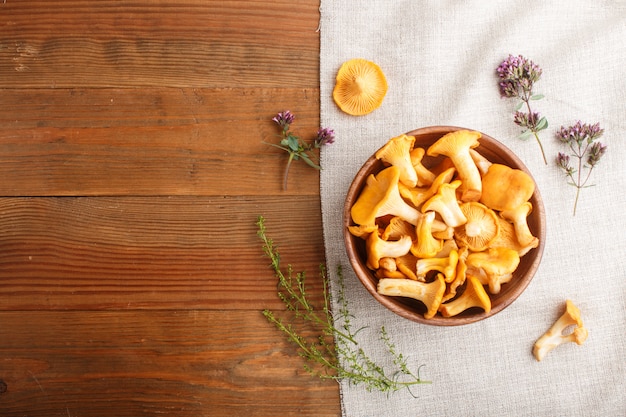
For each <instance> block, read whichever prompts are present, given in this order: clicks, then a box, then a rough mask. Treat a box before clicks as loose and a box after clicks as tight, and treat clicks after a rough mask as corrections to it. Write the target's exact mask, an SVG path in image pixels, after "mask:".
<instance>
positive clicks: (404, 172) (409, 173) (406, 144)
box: [375, 135, 417, 187]
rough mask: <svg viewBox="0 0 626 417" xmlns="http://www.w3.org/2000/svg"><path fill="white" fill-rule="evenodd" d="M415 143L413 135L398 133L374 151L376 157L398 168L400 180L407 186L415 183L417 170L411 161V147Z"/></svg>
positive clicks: (412, 185)
mask: <svg viewBox="0 0 626 417" xmlns="http://www.w3.org/2000/svg"><path fill="white" fill-rule="evenodd" d="M413 143H415V136H407V135H400V136H396V137H395V138H391V139H389V140H388V141H387V143H385V145H384V146H383V147H382V148H380V149H379V150H378V151H376V154H375V155H376V158H377V159H380V160H381V161H383V162H385V163H387V164H389V165H395V166H397V167H398V168H399V169H400V181H401V182H402V183H403V184H405V185H407V186H409V187H415V186H416V185H417V172H415V168H414V167H413V163H412V162H411V154H410V152H411V149H412V148H413Z"/></svg>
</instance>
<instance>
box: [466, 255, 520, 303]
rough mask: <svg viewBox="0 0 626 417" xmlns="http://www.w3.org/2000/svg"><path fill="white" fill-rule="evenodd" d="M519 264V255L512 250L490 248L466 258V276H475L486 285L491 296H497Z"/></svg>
mask: <svg viewBox="0 0 626 417" xmlns="http://www.w3.org/2000/svg"><path fill="white" fill-rule="evenodd" d="M519 262H520V258H519V254H518V253H517V251H515V250H513V249H509V248H490V249H488V250H486V251H483V252H474V253H470V254H469V255H468V256H467V261H466V264H467V275H472V276H475V277H476V278H478V280H479V281H480V282H481V283H482V284H483V285H488V286H489V292H490V293H491V294H498V293H499V292H500V289H501V285H502V284H504V283H506V282H509V281H510V280H511V278H512V277H513V271H515V270H516V269H517V267H518V265H519Z"/></svg>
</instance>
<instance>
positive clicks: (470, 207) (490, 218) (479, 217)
mask: <svg viewBox="0 0 626 417" xmlns="http://www.w3.org/2000/svg"><path fill="white" fill-rule="evenodd" d="M459 207H460V209H461V211H462V212H463V214H464V215H465V218H466V219H467V222H466V223H465V224H464V225H461V226H459V227H457V228H455V229H454V237H455V238H456V239H457V240H458V241H460V242H462V243H463V244H465V245H466V246H467V247H468V248H469V249H470V250H471V251H473V252H480V251H483V250H485V249H487V248H488V247H489V245H490V244H491V242H493V241H494V239H496V238H497V237H498V234H499V232H500V224H499V222H498V216H497V215H496V213H495V212H494V211H493V210H491V209H490V208H488V207H487V206H485V205H484V204H480V203H477V202H475V201H471V202H469V203H463V204H461V205H460V206H459Z"/></svg>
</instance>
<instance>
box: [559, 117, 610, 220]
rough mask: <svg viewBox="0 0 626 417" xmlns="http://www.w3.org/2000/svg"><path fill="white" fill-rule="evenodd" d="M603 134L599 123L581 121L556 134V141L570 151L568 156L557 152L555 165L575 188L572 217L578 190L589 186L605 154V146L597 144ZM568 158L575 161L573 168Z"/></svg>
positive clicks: (576, 202) (561, 129)
mask: <svg viewBox="0 0 626 417" xmlns="http://www.w3.org/2000/svg"><path fill="white" fill-rule="evenodd" d="M603 133H604V129H602V128H600V124H599V123H596V124H593V125H590V124H587V123H582V122H581V121H578V122H576V123H575V124H574V125H572V126H569V127H564V126H561V128H560V129H559V131H558V132H557V133H556V137H557V139H559V141H561V142H562V143H564V144H566V145H567V146H568V147H569V150H570V151H571V154H570V155H567V154H565V153H562V152H559V153H558V155H557V158H556V164H557V166H558V167H559V168H561V169H562V170H563V171H564V172H565V176H566V177H567V178H568V180H569V181H568V184H570V185H573V186H574V187H576V197H575V199H574V211H573V215H574V216H575V215H576V208H577V206H578V200H579V197H580V190H581V189H583V188H585V187H590V186H591V185H587V182H588V181H589V178H590V177H591V172H592V171H593V169H594V168H595V167H596V165H597V164H598V162H600V159H601V158H602V156H603V155H604V154H605V153H606V149H607V147H606V145H604V144H602V143H600V142H597V140H598V139H599V138H600V137H601V136H602V134H603ZM570 156H571V157H574V158H576V159H577V161H576V163H575V167H574V166H572V165H571V164H570ZM585 158H586V159H585ZM583 171H586V173H584V172H583Z"/></svg>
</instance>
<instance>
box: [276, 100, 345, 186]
mask: <svg viewBox="0 0 626 417" xmlns="http://www.w3.org/2000/svg"><path fill="white" fill-rule="evenodd" d="M295 118H296V116H295V115H294V114H293V113H291V112H290V111H289V110H286V111H284V112H281V113H278V114H277V115H276V116H275V117H274V118H272V121H274V122H275V123H276V124H278V126H279V127H280V129H281V132H280V135H279V136H280V138H281V140H280V142H279V143H278V144H276V143H268V145H271V146H273V147H275V148H278V149H281V150H283V151H285V152H287V153H288V154H289V159H288V160H287V166H286V167H285V173H284V175H283V190H286V189H287V180H288V176H289V169H290V168H291V164H292V162H293V161H294V160H295V161H297V160H298V159H301V160H303V161H304V162H305V163H306V164H307V165H309V166H310V167H312V168H315V169H321V167H320V165H319V158H318V157H317V156H316V155H314V154H313V153H312V151H313V150H315V149H319V148H321V147H322V146H324V145H330V144H331V143H333V142H334V141H335V132H334V131H333V130H332V129H327V128H323V129H322V128H320V129H318V131H317V136H316V138H315V139H314V140H313V142H312V143H307V142H305V141H303V140H302V139H301V138H300V137H298V136H296V135H294V134H293V133H292V132H291V130H290V129H291V124H292V123H293V121H294V119H295ZM313 159H315V162H313Z"/></svg>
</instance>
